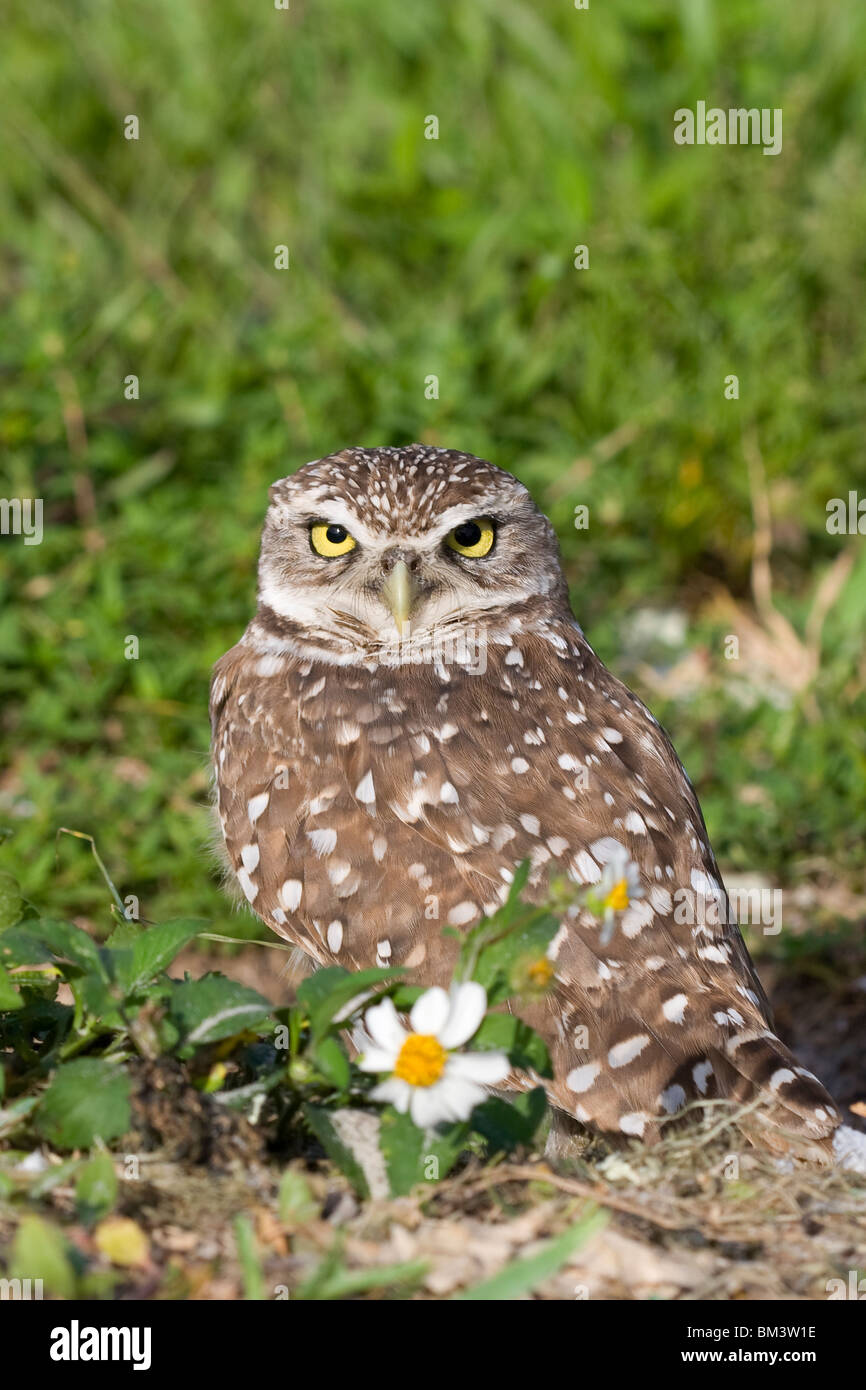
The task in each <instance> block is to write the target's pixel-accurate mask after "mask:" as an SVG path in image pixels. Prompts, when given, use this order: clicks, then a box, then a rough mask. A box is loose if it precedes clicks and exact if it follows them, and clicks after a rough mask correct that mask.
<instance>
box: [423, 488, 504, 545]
mask: <svg viewBox="0 0 866 1390" xmlns="http://www.w3.org/2000/svg"><path fill="white" fill-rule="evenodd" d="M494 505H495V504H494V501H493V498H492V497H491V498H489V499H488V498H486V497H480V498H479V499H478V501H477V502H468V503H467V502H460V503H457V504H456V505H455V506H453V507H448V508H446V510H445V511H444V512H443V513H442V515H441V516H440V517H439V519H438V521H437V523H436V527H435V529H431V530H430V531H428V533H427V536H428V538H429V539H430V540H442V539H444V537H445V536H447V535H448V532H449V531H453V530H454V527H455V526H459V525H460V523H461V522H463V521H477V520H478V518H479V517H480V516H489V515H490V508H491V507H493V506H494Z"/></svg>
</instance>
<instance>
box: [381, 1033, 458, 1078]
mask: <svg viewBox="0 0 866 1390" xmlns="http://www.w3.org/2000/svg"><path fill="white" fill-rule="evenodd" d="M447 1058H448V1053H447V1052H446V1051H445V1048H444V1047H443V1046H442V1044H441V1043H440V1042H439V1041H438V1040H437V1039H436V1038H434V1037H432V1036H431V1035H430V1034H429V1033H410V1034H409V1036H408V1038H407V1039H406V1041H405V1042H404V1044H403V1046H402V1047H401V1048H400V1055H399V1057H398V1058H397V1062H396V1065H395V1067H394V1075H395V1076H399V1078H400V1080H401V1081H408V1082H409V1085H410V1086H432V1085H433V1083H434V1081H438V1080H439V1078H440V1076H441V1075H442V1072H443V1071H444V1069H445V1062H446V1061H447Z"/></svg>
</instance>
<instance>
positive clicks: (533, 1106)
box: [472, 1086, 547, 1153]
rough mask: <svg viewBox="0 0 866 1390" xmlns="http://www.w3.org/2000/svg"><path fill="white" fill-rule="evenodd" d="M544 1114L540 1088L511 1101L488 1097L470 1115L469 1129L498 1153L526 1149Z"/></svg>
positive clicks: (541, 1088) (543, 1102)
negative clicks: (524, 1147) (519, 1147)
mask: <svg viewBox="0 0 866 1390" xmlns="http://www.w3.org/2000/svg"><path fill="white" fill-rule="evenodd" d="M546 1110H547V1096H546V1095H545V1092H544V1087H543V1086H536V1087H535V1089H534V1090H532V1091H523V1092H521V1093H519V1094H518V1095H516V1096H515V1097H514V1098H513V1099H512V1100H510V1101H507V1100H502V1099H501V1098H500V1097H499V1096H490V1097H489V1098H488V1099H487V1100H485V1101H484V1103H483V1104H482V1105H479V1106H477V1107H476V1108H475V1110H474V1111H473V1112H472V1128H473V1129H474V1130H476V1131H477V1132H478V1133H479V1134H481V1135H483V1137H484V1138H485V1139H486V1140H487V1142H488V1144H490V1145H491V1147H492V1148H493V1149H495V1150H496V1151H497V1152H500V1151H504V1152H505V1153H509V1152H510V1151H511V1150H512V1149H515V1148H517V1146H518V1145H519V1144H522V1145H525V1146H529V1145H530V1144H531V1143H532V1141H533V1139H534V1138H535V1133H536V1130H537V1129H538V1126H539V1125H540V1124H541V1121H542V1120H543V1118H544V1115H545V1113H546Z"/></svg>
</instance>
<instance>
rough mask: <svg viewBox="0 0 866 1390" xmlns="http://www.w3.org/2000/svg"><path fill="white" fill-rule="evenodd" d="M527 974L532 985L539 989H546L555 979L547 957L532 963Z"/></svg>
mask: <svg viewBox="0 0 866 1390" xmlns="http://www.w3.org/2000/svg"><path fill="white" fill-rule="evenodd" d="M526 973H527V975H528V976H529V982H530V984H533V985H535V986H537V988H539V989H544V988H545V987H546V986H547V985H549V984H550V982H551V980H552V979H553V974H554V971H553V966H552V965H551V963H550V961H549V960H548V959H547V957H546V956H542V957H541V959H540V960H534V961H533V962H532V964H531V965H530V967H529V969H528V970H527V972H526Z"/></svg>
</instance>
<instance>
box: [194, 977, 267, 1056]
mask: <svg viewBox="0 0 866 1390" xmlns="http://www.w3.org/2000/svg"><path fill="white" fill-rule="evenodd" d="M173 986H174V987H173V989H172V992H171V994H170V995H169V1000H168V1011H169V1014H170V1016H171V1018H172V1020H173V1021H174V1022H175V1023H176V1024H177V1026H178V1028H179V1029H180V1034H181V1040H182V1043H183V1045H184V1046H185V1047H195V1046H201V1045H202V1044H204V1043H212V1042H218V1041H219V1040H220V1039H221V1038H230V1037H232V1036H233V1035H234V1034H235V1033H240V1032H242V1031H243V1030H244V1029H245V1028H255V1027H257V1026H258V1025H259V1024H261V1023H264V1021H265V1020H266V1019H267V1017H268V1016H269V1014H270V1011H271V1006H270V1004H269V1003H268V1001H267V999H263V998H262V996H261V995H260V994H257V993H256V991H255V990H254V989H248V988H247V986H246V985H239V984H238V983H237V982H236V981H235V980H229V979H227V978H226V976H225V975H217V974H211V975H203V976H202V978H201V979H200V980H181V981H176V982H173Z"/></svg>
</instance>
